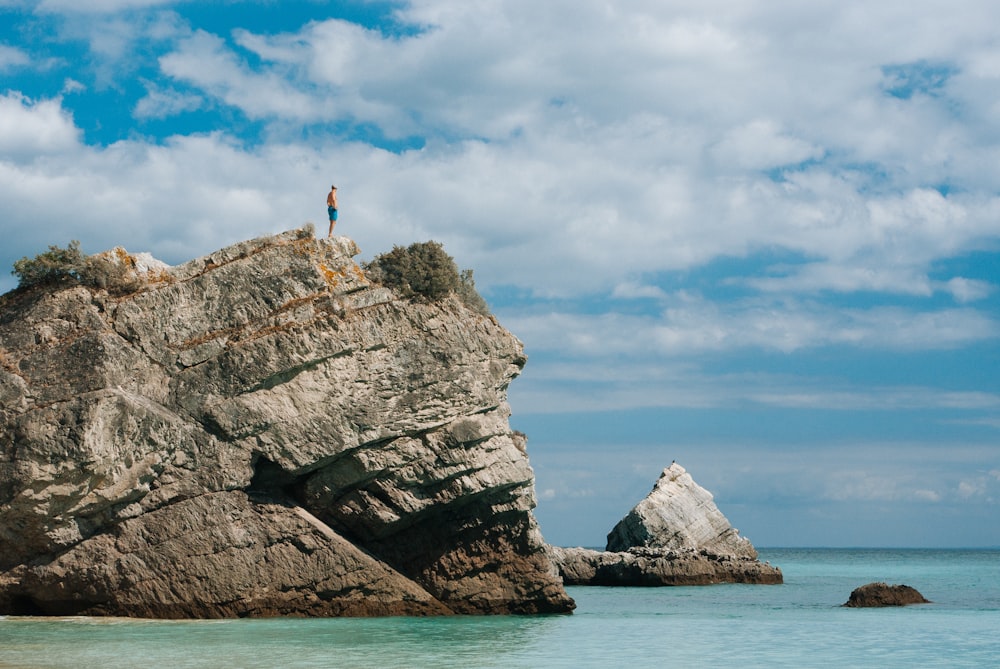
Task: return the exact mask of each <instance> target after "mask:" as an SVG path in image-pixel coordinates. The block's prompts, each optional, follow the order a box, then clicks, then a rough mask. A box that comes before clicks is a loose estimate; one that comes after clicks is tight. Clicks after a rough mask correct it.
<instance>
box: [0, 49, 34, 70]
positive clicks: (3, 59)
mask: <svg viewBox="0 0 1000 669" xmlns="http://www.w3.org/2000/svg"><path fill="white" fill-rule="evenodd" d="M30 62H31V58H30V57H29V56H28V54H27V53H25V52H24V51H22V50H21V49H18V48H16V47H12V46H7V45H6V44H0V72H6V71H7V70H12V69H14V68H18V67H24V66H25V65H28V64H29V63H30Z"/></svg>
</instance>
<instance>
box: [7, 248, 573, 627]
mask: <svg viewBox="0 0 1000 669" xmlns="http://www.w3.org/2000/svg"><path fill="white" fill-rule="evenodd" d="M357 253H358V249H357V247H356V245H355V244H354V242H352V241H351V240H349V239H346V238H333V239H314V238H313V236H312V231H311V229H306V230H298V231H292V232H289V233H285V234H282V235H277V236H274V237H267V238H262V239H257V240H252V241H249V242H244V243H242V244H237V245H235V246H232V247H229V248H226V249H223V250H221V251H218V252H216V253H213V254H211V255H209V256H206V257H204V258H199V259H197V260H194V261H191V262H189V263H186V264H184V265H181V266H178V267H164V266H162V265H161V264H158V263H156V262H150V261H148V260H143V262H139V263H136V262H135V259H134V257H133V256H129V255H128V254H127V253H125V252H124V250H121V249H118V250H116V251H115V252H113V253H112V254H111V257H117V258H119V260H120V261H121V262H122V263H125V264H126V265H127V267H126V269H127V270H128V272H131V273H132V274H134V275H136V276H134V277H133V278H137V279H138V285H141V288H140V289H139V290H138V291H136V292H133V293H130V294H127V295H124V296H122V295H113V294H109V293H108V292H107V291H105V290H98V289H92V288H87V287H83V286H73V287H66V288H62V289H59V290H56V289H51V290H42V289H37V290H33V291H29V292H27V293H22V292H20V291H18V292H15V293H10V294H8V295H7V296H4V297H3V298H0V309H2V310H0V614H19V613H20V614H25V613H26V614H60V615H65V614H89V615H123V616H144V617H171V618H175V617H220V616H263V615H394V614H417V615H423V614H450V613H536V612H568V611H570V610H572V608H573V602H572V600H571V599H570V598H569V597H568V596H567V595H566V593H565V591H564V590H563V588H562V585H561V583H560V581H559V578H558V575H557V573H556V571H555V568H554V566H553V565H552V563H551V562H550V559H549V557H548V554H547V552H546V551H545V546H544V543H543V541H542V538H541V535H540V533H539V531H538V528H537V525H536V523H535V520H534V517H533V516H532V514H531V509H532V508H533V507H534V503H535V502H534V488H533V482H534V477H533V473H532V471H531V468H530V467H529V465H528V460H527V456H526V455H525V443H524V438H523V436H522V435H519V434H516V433H513V432H512V431H511V429H510V427H509V424H508V415H509V409H508V406H507V402H506V389H507V386H508V384H509V383H510V382H511V380H512V379H514V378H515V377H516V376H517V375H518V374H519V373H520V370H521V368H522V366H523V365H524V363H525V357H524V353H523V350H522V345H521V343H520V342H519V341H518V340H517V339H516V338H515V337H514V336H513V335H511V334H510V333H508V332H507V331H506V330H504V329H503V328H502V327H500V326H499V325H498V324H497V323H496V321H495V320H493V319H492V318H488V317H483V316H480V315H478V314H475V313H473V312H472V311H470V310H468V309H466V308H465V307H464V306H463V305H462V304H461V303H460V302H459V301H458V300H457V299H451V298H449V299H447V300H445V301H443V302H440V303H435V304H421V303H413V302H408V301H402V300H400V299H398V298H397V297H396V296H395V295H394V294H393V293H392V292H391V291H390V290H388V289H386V288H384V287H381V286H377V285H373V284H372V283H370V282H369V281H368V279H367V278H366V276H365V274H364V273H363V272H362V270H361V269H360V268H359V267H358V266H357V265H356V264H355V263H354V262H353V260H352V257H353V256H355V255H356V254H357Z"/></svg>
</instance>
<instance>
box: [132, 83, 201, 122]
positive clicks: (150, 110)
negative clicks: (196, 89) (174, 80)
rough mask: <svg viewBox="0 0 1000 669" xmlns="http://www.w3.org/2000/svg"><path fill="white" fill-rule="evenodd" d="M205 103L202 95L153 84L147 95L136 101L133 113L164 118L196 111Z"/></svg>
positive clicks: (143, 117) (138, 115)
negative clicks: (163, 88)
mask: <svg viewBox="0 0 1000 669" xmlns="http://www.w3.org/2000/svg"><path fill="white" fill-rule="evenodd" d="M203 105H204V100H203V99H202V98H201V96H198V95H192V94H190V93H181V92H179V91H175V90H170V89H167V90H161V89H160V88H158V87H157V86H155V85H154V86H151V87H150V89H149V91H148V92H147V93H146V97H144V98H142V99H141V100H139V102H137V103H136V105H135V109H134V110H133V111H132V114H133V115H134V116H135V118H137V119H151V118H153V119H162V118H168V117H170V116H174V115H177V114H182V113H184V112H190V111H195V110H197V109H199V108H201V107H202V106H203Z"/></svg>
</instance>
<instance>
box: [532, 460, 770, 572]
mask: <svg viewBox="0 0 1000 669" xmlns="http://www.w3.org/2000/svg"><path fill="white" fill-rule="evenodd" d="M549 552H550V554H551V555H552V558H553V561H554V562H555V563H556V564H557V565H558V567H559V572H560V575H561V576H562V577H563V582H564V583H565V584H566V585H632V586H640V585H641V586H646V585H706V584H710V583H725V582H733V583H762V584H774V583H781V582H782V581H783V577H782V574H781V570H780V569H778V568H777V567H773V566H771V565H770V564H768V563H762V562H760V561H758V560H757V551H756V550H755V549H754V547H753V545H752V544H751V543H750V541H749V540H748V539H746V538H744V537H741V536H739V532H738V531H737V530H736V529H735V528H733V526H732V525H730V524H729V521H728V520H727V519H726V517H725V516H723V515H722V512H721V511H719V509H718V507H717V506H716V505H715V502H714V501H713V499H712V494H711V493H710V492H708V491H707V490H705V489H704V488H702V487H701V486H699V485H698V484H697V483H695V482H694V479H692V478H691V475H690V474H688V473H687V471H685V469H684V468H683V467H681V466H680V465H679V464H677V463H676V462H675V463H673V464H671V465H670V467H668V468H667V469H664V470H663V473H662V474H661V475H660V478H659V480H658V481H657V482H656V485H655V486H654V487H653V490H652V492H650V493H649V495H647V496H646V498H645V499H643V500H642V501H641V502H639V503H638V504H637V505H636V506H635V507H634V508H633V509H632V510H631V511H630V512H629V513H628V515H626V516H625V517H624V518H623V519H622V520H621V521H620V522H619V523H618V524H617V525H616V526H615V527H614V529H613V530H611V533H610V534H608V544H607V549H606V550H605V551H595V550H589V549H586V548H558V547H554V546H553V547H550V548H549Z"/></svg>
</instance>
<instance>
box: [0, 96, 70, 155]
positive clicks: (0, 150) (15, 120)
mask: <svg viewBox="0 0 1000 669" xmlns="http://www.w3.org/2000/svg"><path fill="white" fill-rule="evenodd" d="M78 140H79V131H78V130H77V128H76V126H75V125H74V124H73V119H72V117H70V115H69V114H68V113H66V112H65V111H64V110H63V108H62V105H61V104H60V101H59V100H58V99H54V100H40V101H37V102H36V101H32V100H28V99H27V98H25V97H24V96H22V95H19V94H17V93H9V94H6V95H0V158H2V157H7V158H8V159H11V158H14V159H23V158H25V157H27V156H32V155H37V154H56V153H65V152H74V151H75V150H76V149H77V148H78Z"/></svg>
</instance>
